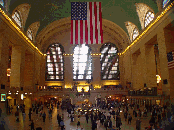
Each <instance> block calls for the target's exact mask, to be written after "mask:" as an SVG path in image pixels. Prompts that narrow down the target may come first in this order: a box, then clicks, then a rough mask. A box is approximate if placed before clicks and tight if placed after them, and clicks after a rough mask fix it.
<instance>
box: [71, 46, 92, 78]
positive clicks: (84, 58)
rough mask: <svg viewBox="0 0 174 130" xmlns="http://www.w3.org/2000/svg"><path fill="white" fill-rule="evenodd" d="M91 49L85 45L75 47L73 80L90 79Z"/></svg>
mask: <svg viewBox="0 0 174 130" xmlns="http://www.w3.org/2000/svg"><path fill="white" fill-rule="evenodd" d="M91 66H92V56H91V49H90V48H89V46H88V45H86V44H81V45H77V46H76V47H75V48H74V55H73V80H86V79H92V68H91Z"/></svg>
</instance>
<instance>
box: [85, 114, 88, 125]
mask: <svg viewBox="0 0 174 130" xmlns="http://www.w3.org/2000/svg"><path fill="white" fill-rule="evenodd" d="M85 117H86V122H87V124H88V119H89V116H88V113H86V114H85Z"/></svg>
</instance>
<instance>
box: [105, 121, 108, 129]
mask: <svg viewBox="0 0 174 130" xmlns="http://www.w3.org/2000/svg"><path fill="white" fill-rule="evenodd" d="M104 127H105V128H106V130H107V128H108V119H106V120H105V121H104Z"/></svg>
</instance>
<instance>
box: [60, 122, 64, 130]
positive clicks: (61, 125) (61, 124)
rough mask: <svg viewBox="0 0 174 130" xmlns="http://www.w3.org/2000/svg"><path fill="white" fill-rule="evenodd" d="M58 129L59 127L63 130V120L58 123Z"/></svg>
mask: <svg viewBox="0 0 174 130" xmlns="http://www.w3.org/2000/svg"><path fill="white" fill-rule="evenodd" d="M60 127H61V130H64V122H63V120H61V121H60Z"/></svg>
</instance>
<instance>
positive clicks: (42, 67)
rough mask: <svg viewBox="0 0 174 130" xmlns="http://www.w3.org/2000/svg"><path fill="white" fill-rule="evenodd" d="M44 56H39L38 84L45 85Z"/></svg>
mask: <svg viewBox="0 0 174 130" xmlns="http://www.w3.org/2000/svg"><path fill="white" fill-rule="evenodd" d="M45 63H46V56H44V57H41V60H40V85H42V86H44V85H45V71H46V66H45Z"/></svg>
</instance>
